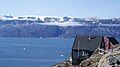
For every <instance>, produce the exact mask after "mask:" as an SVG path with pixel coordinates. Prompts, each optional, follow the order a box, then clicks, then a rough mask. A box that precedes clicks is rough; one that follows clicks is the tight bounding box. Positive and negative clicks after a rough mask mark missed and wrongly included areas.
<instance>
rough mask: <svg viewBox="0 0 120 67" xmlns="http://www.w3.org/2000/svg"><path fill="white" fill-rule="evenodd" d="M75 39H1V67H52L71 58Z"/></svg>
mask: <svg viewBox="0 0 120 67" xmlns="http://www.w3.org/2000/svg"><path fill="white" fill-rule="evenodd" d="M73 41H74V39H67V38H64V39H62V38H58V39H49V38H7V37H1V38H0V67H50V66H52V65H53V64H56V63H58V62H60V61H64V60H66V59H67V58H69V56H70V53H71V48H72V44H73Z"/></svg>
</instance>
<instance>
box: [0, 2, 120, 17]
mask: <svg viewBox="0 0 120 67" xmlns="http://www.w3.org/2000/svg"><path fill="white" fill-rule="evenodd" d="M4 15H13V16H25V15H37V16H60V17H63V16H72V17H80V18H85V17H99V18H113V17H120V0H0V16H4Z"/></svg>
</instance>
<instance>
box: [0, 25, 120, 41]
mask: <svg viewBox="0 0 120 67" xmlns="http://www.w3.org/2000/svg"><path fill="white" fill-rule="evenodd" d="M119 29H120V26H67V27H61V26H54V25H39V24H29V25H3V26H1V27H0V37H33V38H40V37H42V38H52V37H61V38H62V37H64V38H71V37H75V36H76V35H78V34H80V35H105V36H113V37H116V38H118V39H119V37H120V33H119V32H120V30H119Z"/></svg>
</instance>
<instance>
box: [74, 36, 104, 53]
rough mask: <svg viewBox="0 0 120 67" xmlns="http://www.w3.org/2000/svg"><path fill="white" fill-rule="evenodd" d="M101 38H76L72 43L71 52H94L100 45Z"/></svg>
mask: <svg viewBox="0 0 120 67" xmlns="http://www.w3.org/2000/svg"><path fill="white" fill-rule="evenodd" d="M101 42H102V36H80V35H78V36H76V39H75V41H74V44H73V47H72V49H73V50H78V49H79V50H90V51H94V50H96V48H98V46H100V45H101Z"/></svg>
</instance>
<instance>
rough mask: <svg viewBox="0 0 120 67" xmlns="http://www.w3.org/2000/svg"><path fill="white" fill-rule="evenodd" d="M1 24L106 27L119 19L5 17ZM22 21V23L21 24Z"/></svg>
mask: <svg viewBox="0 0 120 67" xmlns="http://www.w3.org/2000/svg"><path fill="white" fill-rule="evenodd" d="M0 20H1V23H3V24H5V23H6V22H9V23H10V24H11V23H13V22H15V23H17V24H18V23H20V24H30V23H36V24H40V25H57V26H81V25H85V26H86V25H107V26H109V25H110V26H111V24H114V25H115V24H116V25H118V24H120V18H119V17H118V18H111V19H99V18H97V17H87V18H75V17H67V16H65V17H57V16H34V15H28V16H11V15H5V16H2V17H0ZM5 21H6V22H5ZM23 21H24V22H23Z"/></svg>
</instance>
